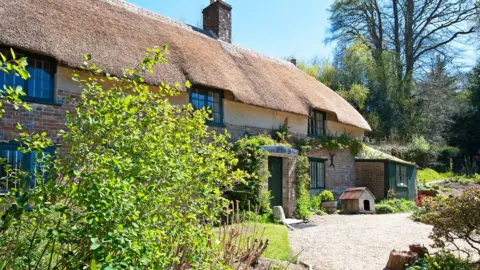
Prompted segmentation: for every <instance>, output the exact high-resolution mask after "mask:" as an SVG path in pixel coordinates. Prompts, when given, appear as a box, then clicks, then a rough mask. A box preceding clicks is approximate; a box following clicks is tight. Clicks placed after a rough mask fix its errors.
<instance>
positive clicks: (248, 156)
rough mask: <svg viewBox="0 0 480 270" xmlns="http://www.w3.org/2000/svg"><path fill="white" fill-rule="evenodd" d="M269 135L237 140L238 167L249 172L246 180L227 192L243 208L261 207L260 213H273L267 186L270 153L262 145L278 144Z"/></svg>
mask: <svg viewBox="0 0 480 270" xmlns="http://www.w3.org/2000/svg"><path fill="white" fill-rule="evenodd" d="M277 144H278V143H277V142H275V140H273V139H272V138H271V137H270V136H268V135H257V136H253V137H249V136H247V137H244V138H242V139H240V140H238V141H236V142H235V145H234V151H235V153H236V157H237V159H238V164H237V168H239V169H241V170H243V171H245V172H246V173H248V176H247V179H246V182H244V183H238V184H237V185H235V186H234V187H233V189H232V191H231V192H228V193H227V197H228V198H229V199H230V200H238V201H240V208H241V209H242V210H244V211H245V210H249V207H250V205H251V207H252V209H251V210H254V209H257V208H258V207H259V208H260V209H258V210H259V212H260V213H271V211H272V209H271V208H270V199H271V195H270V192H269V191H268V190H267V189H266V188H265V186H266V184H267V182H268V178H269V177H270V172H269V171H268V153H267V152H266V151H265V150H262V149H260V146H267V145H277Z"/></svg>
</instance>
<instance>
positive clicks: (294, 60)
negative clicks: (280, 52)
mask: <svg viewBox="0 0 480 270" xmlns="http://www.w3.org/2000/svg"><path fill="white" fill-rule="evenodd" d="M290 62H291V63H292V64H293V65H294V66H297V59H295V58H292V59H291V60H290Z"/></svg>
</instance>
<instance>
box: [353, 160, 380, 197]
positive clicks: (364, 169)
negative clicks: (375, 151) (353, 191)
mask: <svg viewBox="0 0 480 270" xmlns="http://www.w3.org/2000/svg"><path fill="white" fill-rule="evenodd" d="M355 167H356V171H357V183H356V185H357V186H359V187H367V188H368V189H370V191H371V192H372V193H373V196H375V199H377V200H383V199H384V198H385V167H384V163H383V162H357V163H356V166H355Z"/></svg>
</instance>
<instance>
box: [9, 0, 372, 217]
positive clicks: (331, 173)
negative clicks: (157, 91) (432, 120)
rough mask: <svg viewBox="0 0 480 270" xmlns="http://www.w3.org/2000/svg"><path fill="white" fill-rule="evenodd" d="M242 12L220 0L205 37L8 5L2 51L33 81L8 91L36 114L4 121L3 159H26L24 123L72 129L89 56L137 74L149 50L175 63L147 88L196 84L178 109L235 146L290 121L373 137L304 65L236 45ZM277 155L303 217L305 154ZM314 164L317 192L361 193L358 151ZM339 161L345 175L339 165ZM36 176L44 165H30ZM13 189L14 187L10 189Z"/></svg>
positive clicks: (282, 200)
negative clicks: (299, 181)
mask: <svg viewBox="0 0 480 270" xmlns="http://www.w3.org/2000/svg"><path fill="white" fill-rule="evenodd" d="M233 32H234V29H232V7H231V6H230V5H229V4H227V3H226V2H224V1H221V0H217V1H214V0H211V1H210V5H208V6H207V7H206V8H205V9H204V10H203V29H199V28H196V27H194V26H191V25H187V24H184V23H181V22H178V21H175V20H172V19H169V18H166V17H164V16H162V15H159V14H155V13H153V12H151V11H148V10H145V9H142V8H140V7H138V6H135V5H132V4H129V3H127V2H124V1H121V0H35V1H32V0H16V1H0V46H1V47H0V48H1V49H2V50H8V49H9V48H13V49H14V50H16V51H17V53H19V54H20V53H21V54H24V55H25V56H27V57H28V59H29V62H30V67H29V70H30V73H31V74H32V77H31V78H30V79H29V80H28V81H27V82H23V81H22V82H18V81H15V79H14V78H12V77H11V76H9V75H5V74H1V75H0V84H1V85H3V84H23V85H24V90H25V91H26V93H27V97H26V98H25V99H26V100H27V101H29V102H30V105H31V106H32V108H33V109H32V111H31V112H26V113H25V112H16V111H13V110H11V109H8V108H6V109H7V112H6V115H5V116H4V118H3V119H2V120H1V121H0V142H2V143H1V144H0V153H1V156H2V157H3V156H5V157H9V162H10V163H11V164H13V165H15V164H17V163H19V160H20V159H21V157H20V155H19V154H18V153H17V151H16V150H15V149H16V148H15V147H14V145H13V144H12V143H11V141H12V140H13V139H14V138H13V135H12V134H13V131H14V125H15V124H16V122H17V121H18V120H22V121H23V122H24V123H26V124H25V128H26V129H28V130H31V131H48V135H49V136H50V137H52V138H53V139H55V136H56V132H57V131H58V130H59V129H62V128H64V116H65V112H66V111H67V110H69V109H71V108H72V106H73V105H72V104H69V103H68V102H67V101H65V98H66V97H69V96H78V95H79V93H80V90H79V88H78V86H77V85H76V84H75V83H73V82H72V81H71V79H70V78H71V75H72V70H73V69H77V68H79V67H80V66H81V65H82V62H83V58H82V55H83V54H84V53H88V54H91V55H92V57H93V59H94V62H95V63H97V64H98V65H99V66H100V67H102V68H103V69H105V70H109V71H110V72H111V73H112V74H114V75H121V73H122V70H123V68H125V67H132V66H135V64H136V63H138V62H139V61H140V60H141V59H142V57H143V56H144V52H145V48H147V47H153V46H162V45H163V44H168V46H169V48H170V50H171V53H170V54H168V56H167V58H168V60H169V64H167V65H160V66H158V67H157V68H156V73H155V75H153V76H150V77H147V82H148V83H150V84H152V85H155V84H158V83H159V82H160V81H165V82H167V83H174V82H184V81H186V80H189V81H190V82H191V83H192V84H193V87H192V88H191V89H190V90H187V89H184V92H183V93H182V94H181V95H180V96H177V97H174V98H172V103H174V104H186V103H188V102H191V103H192V104H193V105H194V106H196V107H197V108H201V107H204V106H210V107H211V108H212V109H213V121H211V122H209V123H208V124H209V125H210V127H211V128H212V129H219V130H223V129H227V130H228V131H229V132H230V133H231V134H232V137H233V138H234V139H237V138H240V137H242V136H244V134H246V133H249V134H259V133H265V132H270V131H271V130H272V129H276V128H278V127H279V126H280V125H281V124H282V123H283V122H284V121H285V119H286V118H288V121H289V126H290V131H291V132H292V133H294V134H297V135H299V136H323V135H325V134H338V135H340V134H343V133H348V134H350V135H351V136H354V137H356V138H362V137H363V136H364V132H365V131H368V130H370V127H369V125H368V123H367V121H365V119H364V118H363V117H362V115H360V113H359V112H357V111H356V110H355V109H354V108H353V107H352V106H351V105H350V104H349V103H348V102H347V101H345V100H344V99H343V98H342V97H340V96H339V95H338V94H337V93H335V92H334V91H332V90H331V89H329V88H328V87H327V86H325V85H323V84H322V83H320V82H319V81H317V80H315V79H314V78H312V77H310V76H308V75H307V74H305V73H304V72H302V71H300V70H299V69H297V67H296V66H295V64H294V63H291V62H288V61H283V60H279V59H273V58H271V57H267V56H263V55H261V54H259V53H256V52H253V51H251V50H248V49H245V48H242V47H240V46H238V45H235V44H232V43H231V37H232V33H233ZM291 150H292V149H279V148H278V147H277V148H271V149H270V151H271V156H272V157H271V159H270V162H271V166H270V167H271V169H272V170H273V171H272V180H271V181H270V183H271V186H270V187H269V188H270V189H271V190H272V192H273V196H274V197H275V198H276V200H277V201H276V204H280V205H283V206H284V208H285V212H286V213H287V215H289V214H291V213H292V211H293V210H294V209H295V197H294V194H295V191H294V183H295V170H294V168H295V154H296V151H291ZM309 156H310V157H311V160H310V162H311V168H314V169H311V170H310V171H311V179H312V183H311V188H312V189H317V190H321V189H331V190H333V191H334V193H336V194H337V196H338V195H340V194H341V193H342V192H343V190H345V189H346V188H347V187H353V186H355V180H356V170H355V159H354V157H353V155H352V154H351V153H350V151H348V150H342V151H336V152H335V153H329V152H328V151H326V150H322V149H319V150H316V151H312V152H311V153H309ZM333 157H334V158H335V160H334V162H335V164H334V165H335V166H330V165H329V164H331V163H333V160H331V159H333ZM24 166H26V167H28V166H34V165H33V164H28V163H25V165H24ZM4 188H5V187H4Z"/></svg>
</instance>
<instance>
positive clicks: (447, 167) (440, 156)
mask: <svg viewBox="0 0 480 270" xmlns="http://www.w3.org/2000/svg"><path fill="white" fill-rule="evenodd" d="M433 150H434V151H435V152H436V153H435V156H437V160H436V162H435V164H433V165H434V168H435V169H437V170H438V171H440V172H450V171H451V170H452V163H453V159H454V158H456V157H457V156H458V155H459V154H460V149H458V148H457V147H453V146H440V147H434V149H433Z"/></svg>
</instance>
